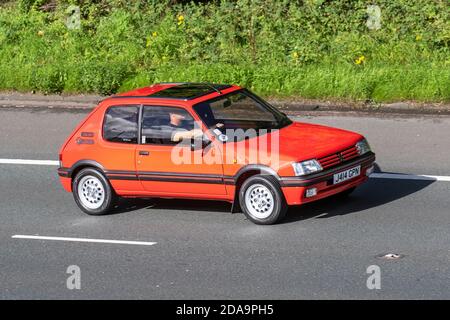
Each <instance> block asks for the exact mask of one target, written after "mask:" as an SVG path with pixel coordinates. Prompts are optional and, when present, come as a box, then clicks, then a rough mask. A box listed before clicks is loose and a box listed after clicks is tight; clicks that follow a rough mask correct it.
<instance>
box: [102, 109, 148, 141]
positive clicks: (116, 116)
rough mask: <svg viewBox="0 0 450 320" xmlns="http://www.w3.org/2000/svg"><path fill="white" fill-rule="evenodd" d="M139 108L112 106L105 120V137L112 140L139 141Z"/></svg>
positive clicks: (107, 111)
mask: <svg viewBox="0 0 450 320" xmlns="http://www.w3.org/2000/svg"><path fill="white" fill-rule="evenodd" d="M138 114H139V108H138V107H137V106H133V107H122V106H120V107H110V108H108V110H106V113H105V120H104V121H103V139H105V140H107V141H111V142H122V143H137V141H138Z"/></svg>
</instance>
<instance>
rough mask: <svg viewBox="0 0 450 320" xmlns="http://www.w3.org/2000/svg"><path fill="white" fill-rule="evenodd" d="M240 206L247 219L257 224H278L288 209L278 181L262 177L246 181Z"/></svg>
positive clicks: (240, 196)
mask: <svg viewBox="0 0 450 320" xmlns="http://www.w3.org/2000/svg"><path fill="white" fill-rule="evenodd" d="M239 204H240V206H241V208H242V210H243V211H244V214H245V215H246V216H247V218H248V219H249V220H251V221H252V222H254V223H256V224H274V223H277V222H279V221H280V220H282V219H283V218H284V217H285V215H286V212H287V209H288V206H287V204H286V200H285V199H284V195H283V192H282V191H281V188H280V185H279V184H278V181H277V180H276V179H275V178H273V177H271V176H262V175H256V176H252V177H250V178H248V179H247V180H246V181H244V183H243V184H242V187H241V189H240V191H239Z"/></svg>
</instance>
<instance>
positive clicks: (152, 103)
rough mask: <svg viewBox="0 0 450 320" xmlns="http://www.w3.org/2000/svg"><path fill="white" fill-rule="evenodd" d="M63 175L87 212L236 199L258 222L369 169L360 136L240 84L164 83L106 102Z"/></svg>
mask: <svg viewBox="0 0 450 320" xmlns="http://www.w3.org/2000/svg"><path fill="white" fill-rule="evenodd" d="M59 157H60V168H59V169H58V174H59V176H60V180H61V183H62V185H63V186H64V189H65V190H66V191H68V192H72V193H73V196H74V198H75V201H76V203H77V205H78V206H79V207H80V209H81V210H83V211H84V212H86V213H88V214H91V215H101V214H105V213H107V212H108V211H109V210H110V209H112V208H113V207H114V205H115V203H116V200H117V199H118V198H119V197H127V198H130V197H131V198H136V197H160V198H186V199H209V200H223V201H228V202H231V203H232V204H233V205H232V211H233V212H239V211H243V212H244V213H245V214H246V216H247V217H248V219H249V220H251V221H253V222H254V223H257V224H273V223H276V222H278V221H280V220H281V219H282V218H283V217H284V216H285V214H286V211H287V209H288V206H289V205H300V204H303V203H307V202H311V201H315V200H318V199H322V198H325V197H328V196H331V195H335V194H349V193H350V192H352V191H353V190H354V189H355V188H356V187H357V186H359V185H360V184H362V183H363V182H364V181H366V180H367V178H368V176H369V175H370V174H371V173H372V171H373V168H374V167H373V165H374V161H375V154H374V153H373V152H372V151H371V149H370V146H369V144H368V143H367V141H366V140H365V139H364V137H363V136H361V135H360V134H358V133H354V132H350V131H345V130H341V129H336V128H331V127H326V126H321V125H314V124H307V123H301V122H294V121H291V120H290V119H289V118H288V117H287V116H286V115H285V114H283V113H282V112H280V111H278V110H277V109H276V108H274V107H273V106H271V105H270V104H268V103H267V102H265V101H264V100H262V99H261V98H259V97H257V96H256V95H254V94H253V93H251V92H250V91H248V90H246V89H243V88H241V87H238V86H234V85H218V84H205V83H162V84H155V85H153V86H150V87H145V88H141V89H137V90H133V91H130V92H127V93H124V94H120V95H117V96H113V97H110V98H107V99H105V100H103V101H102V102H101V103H100V104H99V105H98V106H97V107H96V108H95V109H94V110H93V111H92V112H91V113H90V114H89V115H88V116H87V117H86V118H85V120H83V121H82V122H81V123H80V124H79V125H78V127H77V128H76V129H75V130H74V131H73V133H72V134H71V135H70V136H69V138H68V139H67V140H66V142H65V143H64V145H63V146H62V148H61V151H60V156H59Z"/></svg>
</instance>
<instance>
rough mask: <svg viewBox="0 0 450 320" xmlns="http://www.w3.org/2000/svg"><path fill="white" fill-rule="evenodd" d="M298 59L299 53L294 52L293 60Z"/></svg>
mask: <svg viewBox="0 0 450 320" xmlns="http://www.w3.org/2000/svg"><path fill="white" fill-rule="evenodd" d="M298 57H299V55H298V52H297V51H294V52H292V58H294V59H295V60H297V59H298Z"/></svg>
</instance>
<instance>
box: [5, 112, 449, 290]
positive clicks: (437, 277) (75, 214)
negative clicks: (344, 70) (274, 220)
mask: <svg viewBox="0 0 450 320" xmlns="http://www.w3.org/2000/svg"><path fill="white" fill-rule="evenodd" d="M85 112H86V111H61V110H49V109H36V110H30V109H23V110H20V109H1V110H0V128H1V131H0V132H1V135H0V158H1V159H34V160H57V159H58V149H59V147H60V145H61V144H62V142H63V141H64V139H65V138H66V136H67V135H68V134H69V133H70V132H71V130H72V129H73V128H74V126H75V125H76V124H77V123H78V122H79V121H80V120H81V119H82V118H83V117H84V116H85ZM296 119H301V120H302V121H307V122H314V123H321V124H327V125H333V126H336V127H341V128H346V129H350V130H355V131H358V132H361V133H363V134H364V135H366V137H367V138H368V140H369V142H370V143H371V145H372V148H373V149H374V150H375V152H376V153H377V159H378V161H377V163H378V167H379V168H378V169H379V170H378V171H381V172H388V173H401V174H408V175H407V176H405V179H390V178H386V177H384V178H371V179H370V180H369V182H367V183H366V184H365V185H364V186H362V187H360V188H359V189H358V190H357V191H356V192H355V193H354V194H353V195H352V196H351V197H350V198H349V199H347V200H336V199H327V200H324V201H320V202H317V203H314V204H309V205H305V206H302V207H293V208H291V209H290V211H289V213H288V217H287V219H286V220H285V221H284V223H282V224H279V225H274V226H257V225H254V224H252V223H251V222H249V221H248V220H246V219H245V217H244V215H243V214H230V213H229V211H230V205H229V204H226V203H221V202H204V201H180V200H176V201H174V200H127V201H125V202H123V203H122V204H121V207H120V209H119V210H118V212H116V213H115V214H112V215H108V216H102V217H92V216H88V215H86V214H84V213H82V212H81V211H80V210H79V209H78V208H77V207H76V205H75V203H74V201H73V198H72V195H71V194H68V193H65V192H64V191H63V189H62V187H61V186H60V184H59V181H58V177H57V174H56V166H55V165H33V164H5V163H3V164H1V163H0V222H1V223H0V241H1V243H2V245H1V246H0V257H1V262H0V283H1V287H0V299H401V298H406V299H432V298H434V299H436V298H444V299H449V298H450V235H449V228H450V182H449V181H446V177H447V178H448V176H450V140H449V137H450V117H446V116H423V117H417V118H415V117H410V116H408V117H405V116H403V117H395V116H393V115H389V116H377V117H360V116H357V115H353V114H344V115H340V116H339V115H326V114H321V115H313V116H300V117H298V118H296ZM416 175H432V176H437V177H438V178H427V179H425V180H417V179H415V178H416ZM419 179H421V178H420V177H419ZM14 236H16V237H14ZM17 236H18V237H17ZM22 236H24V237H27V236H33V237H35V236H38V237H62V238H75V239H79V238H84V239H88V240H87V242H79V241H67V239H66V240H64V239H60V240H59V241H54V240H48V239H40V238H38V239H34V238H33V239H29V238H23V237H22ZM95 239H97V240H98V239H107V240H114V241H125V242H128V241H131V243H103V242H91V240H95ZM132 241H139V242H144V245H142V244H134V243H132ZM145 243H146V244H147V245H145ZM388 253H396V254H401V255H402V257H401V258H400V259H395V260H387V259H380V258H379V257H378V256H380V255H384V254H388ZM73 265H75V266H78V267H79V269H80V285H81V288H80V289H79V290H77V289H74V290H69V289H68V288H67V286H66V284H67V283H66V282H67V279H68V277H69V276H70V274H68V273H67V269H68V267H69V266H73ZM373 265H376V266H378V267H379V268H380V279H381V282H380V284H381V288H380V289H372V290H369V289H368V287H367V279H368V277H369V276H370V275H371V274H368V273H367V269H368V267H369V266H373Z"/></svg>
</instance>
